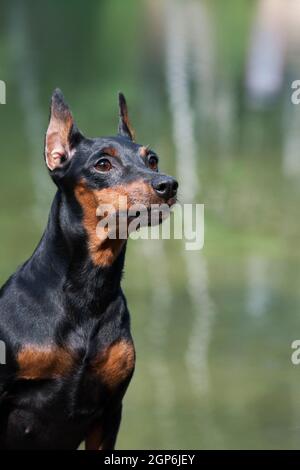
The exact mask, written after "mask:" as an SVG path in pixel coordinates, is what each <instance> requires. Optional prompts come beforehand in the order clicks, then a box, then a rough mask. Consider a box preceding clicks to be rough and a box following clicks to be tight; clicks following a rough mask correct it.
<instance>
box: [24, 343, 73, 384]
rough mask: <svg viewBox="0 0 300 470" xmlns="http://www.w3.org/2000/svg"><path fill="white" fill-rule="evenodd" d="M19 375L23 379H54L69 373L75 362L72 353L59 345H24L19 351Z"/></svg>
mask: <svg viewBox="0 0 300 470" xmlns="http://www.w3.org/2000/svg"><path fill="white" fill-rule="evenodd" d="M17 361H18V365H19V372H18V377H19V378H22V379H29V380H34V379H35V380H37V379H53V378H59V377H62V376H64V375H66V374H68V373H69V372H70V371H71V369H72V366H73V364H74V357H73V356H72V354H71V353H70V352H69V351H67V350H65V349H63V348H59V347H51V346H37V345H27V346H24V347H23V348H22V349H21V350H20V351H19V353H18V356H17Z"/></svg>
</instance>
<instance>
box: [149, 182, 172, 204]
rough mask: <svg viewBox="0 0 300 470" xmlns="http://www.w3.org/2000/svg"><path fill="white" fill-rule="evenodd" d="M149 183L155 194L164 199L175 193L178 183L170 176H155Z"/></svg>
mask: <svg viewBox="0 0 300 470" xmlns="http://www.w3.org/2000/svg"><path fill="white" fill-rule="evenodd" d="M151 184H152V188H153V189H154V191H155V192H156V194H157V195H158V196H159V197H161V198H163V199H165V200H166V201H167V200H168V199H170V198H172V197H175V196H176V194H177V188H178V183H177V181H176V180H175V179H174V178H171V176H157V177H156V178H154V179H153V180H152V182H151Z"/></svg>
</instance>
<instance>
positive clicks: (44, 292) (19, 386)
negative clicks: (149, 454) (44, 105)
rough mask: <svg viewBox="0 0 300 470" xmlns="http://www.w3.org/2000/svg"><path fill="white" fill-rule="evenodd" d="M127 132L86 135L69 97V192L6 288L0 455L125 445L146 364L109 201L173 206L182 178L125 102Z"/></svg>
mask: <svg viewBox="0 0 300 470" xmlns="http://www.w3.org/2000/svg"><path fill="white" fill-rule="evenodd" d="M119 106H120V120H119V130H118V135H117V136H116V137H112V138H111V137H109V138H95V139H89V138H85V137H84V136H83V135H82V134H81V133H80V131H79V130H78V128H77V127H76V125H75V123H74V122H73V117H72V114H71V112H70V110H69V108H68V106H67V105H66V103H65V101H64V98H63V95H62V93H61V91H60V90H55V92H54V94H53V96H52V103H51V115H50V122H49V127H48V130H47V134H46V142H45V160H46V164H47V166H48V168H49V171H50V175H51V177H52V179H53V181H54V182H55V184H56V185H57V188H58V190H57V193H56V196H55V198H54V201H53V204H52V208H51V212H50V216H49V221H48V225H47V228H46V230H45V233H44V235H43V237H42V240H41V242H40V243H39V245H38V247H37V248H36V250H35V252H34V254H33V255H32V257H31V258H30V259H29V260H28V261H27V262H26V263H25V264H24V265H23V266H22V267H21V268H20V269H19V270H18V271H17V272H16V273H15V274H14V275H13V276H12V277H11V278H10V279H9V280H8V281H7V283H6V284H5V285H4V287H3V288H2V290H1V291H0V339H1V340H2V341H4V342H5V344H6V348H7V358H6V365H0V448H1V449H76V448H77V447H78V446H79V444H80V443H81V442H82V441H84V440H85V442H86V448H87V449H113V448H114V445H115V441H116V436H117V433H118V429H119V425H120V420H121V409H122V399H123V396H124V394H125V392H126V389H127V387H128V384H129V382H130V379H131V377H132V374H133V370H134V365H135V351H134V346H133V341H132V338H131V334H130V319H129V312H128V309H127V305H126V300H125V297H124V294H123V292H122V290H121V287H120V283H121V278H122V271H123V265H124V257H125V248H126V240H124V239H122V240H121V239H118V238H117V239H110V238H109V237H107V238H105V237H104V238H103V237H102V238H101V237H98V235H97V231H96V227H97V224H98V219H99V217H98V216H97V213H96V211H97V208H98V207H99V205H101V204H107V203H108V204H113V205H115V204H117V200H118V197H119V196H120V195H122V196H126V198H127V201H128V207H130V205H132V204H136V203H142V204H144V205H146V206H147V207H150V205H151V204H152V203H155V204H160V203H162V202H163V203H167V204H168V205H172V204H173V203H174V201H175V198H176V192H177V182H176V181H175V180H174V179H173V178H171V177H169V176H165V175H162V174H160V173H159V172H158V158H157V156H156V154H155V153H154V152H153V151H151V150H150V149H149V148H148V147H144V146H141V145H138V144H136V143H135V142H134V138H133V132H132V130H131V127H130V124H129V120H128V113H127V106H126V102H125V99H124V96H123V95H122V94H120V95H119Z"/></svg>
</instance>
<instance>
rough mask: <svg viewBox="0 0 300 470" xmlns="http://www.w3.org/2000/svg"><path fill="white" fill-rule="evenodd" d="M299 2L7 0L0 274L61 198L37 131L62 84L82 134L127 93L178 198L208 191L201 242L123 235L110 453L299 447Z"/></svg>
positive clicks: (143, 136) (103, 126)
mask: <svg viewBox="0 0 300 470" xmlns="http://www.w3.org/2000/svg"><path fill="white" fill-rule="evenodd" d="M297 3H298V4H297ZM299 7H300V2H290V3H289V8H287V3H286V2H285V0H261V1H260V0H259V1H251V2H250V1H248V0H227V1H226V2H225V1H223V0H209V1H204V0H203V1H201V0H185V1H180V0H126V2H125V1H121V0H102V1H100V0H98V1H96V0H90V1H88V2H83V1H79V0H73V1H72V2H69V1H66V0H64V1H58V0H53V1H51V2H38V1H30V0H28V1H26V2H24V1H21V0H19V1H17V0H10V1H9V2H8V1H7V2H5V1H3V0H1V20H0V21H1V29H0V79H1V80H4V81H5V82H6V85H7V104H6V105H1V106H0V124H1V125H0V151H1V170H0V195H1V197H0V223H1V232H0V260H1V263H0V281H1V283H3V282H4V281H5V280H6V278H7V277H8V276H9V275H10V274H11V273H12V272H13V271H14V270H15V269H16V267H17V266H18V265H19V264H20V263H22V262H23V261H24V260H25V259H26V258H27V257H28V256H29V255H30V254H31V252H32V250H33V249H34V247H35V246H36V244H37V242H38V241H39V238H40V236H41V233H42V230H43V228H44V226H45V223H46V220H47V215H48V211H49V207H50V203H51V199H52V197H53V195H54V190H55V189H54V186H53V185H52V183H51V181H50V179H49V177H48V175H47V171H46V169H45V166H44V162H43V138H44V132H45V130H46V127H47V119H48V105H49V99H50V95H51V92H52V90H53V89H54V88H55V87H56V86H59V87H60V88H62V90H63V92H64V94H65V96H66V99H67V101H68V102H69V104H70V105H71V108H72V110H73V113H74V115H75V119H76V120H77V123H78V125H79V127H80V128H81V129H82V131H83V132H84V133H85V134H86V135H88V136H99V135H106V134H108V135H111V134H114V133H115V132H116V126H117V92H118V90H122V91H123V92H124V93H125V95H126V97H127V100H128V102H129V106H130V114H131V120H132V123H133V125H134V127H135V128H136V133H137V140H138V142H140V143H145V144H151V146H152V147H153V148H154V149H155V150H156V151H157V152H158V153H159V155H160V158H161V169H162V170H164V171H165V172H169V173H170V174H173V175H176V177H177V178H178V180H179V183H180V193H179V199H180V201H181V202H198V203H204V204H205V246H204V249H203V250H202V251H201V252H188V251H186V250H185V247H184V242H182V241H178V240H177V241H174V240H171V241H142V240H138V241H130V243H129V250H128V255H127V262H126V275H125V281H124V288H125V292H126V295H127V298H128V302H129V306H130V310H131V314H132V330H133V335H134V338H135V343H136V348H137V369H136V373H135V376H134V379H133V381H132V383H131V386H130V388H129V391H128V393H127V395H126V398H125V410H124V418H123V422H122V426H121V432H120V435H119V440H118V448H120V449H140V448H144V449H164V448H170V449H188V448H189V449H193V448H194V449H197V448H198V449H215V448H224V449H238V448H247V449H248V448H252V449H254V448H255V449H260V448H268V449H273V448H289V449H292V448H299V443H300V366H299V368H297V367H296V366H294V365H293V364H292V363H291V359H290V357H291V353H292V350H291V343H292V341H293V340H295V339H298V338H300V319H299V308H300V289H299V282H300V264H299V256H300V255H299V247H298V243H299V220H298V219H299V210H298V205H299V201H300V185H299V180H300V132H299V129H300V105H299V106H298V107H297V106H296V105H293V104H292V103H291V94H292V90H291V83H292V81H293V80H296V79H300V61H299V53H300V28H299V24H300V8H299ZM50 314H51V312H49V315H50Z"/></svg>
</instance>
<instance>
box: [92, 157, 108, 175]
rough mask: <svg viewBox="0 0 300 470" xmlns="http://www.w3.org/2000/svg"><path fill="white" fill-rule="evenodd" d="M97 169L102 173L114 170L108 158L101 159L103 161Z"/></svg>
mask: <svg viewBox="0 0 300 470" xmlns="http://www.w3.org/2000/svg"><path fill="white" fill-rule="evenodd" d="M95 169H96V170H97V171H102V172H105V171H109V170H111V169H112V164H111V163H110V161H109V160H108V159H107V158H101V160H99V161H98V162H97V163H96V165H95Z"/></svg>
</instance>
